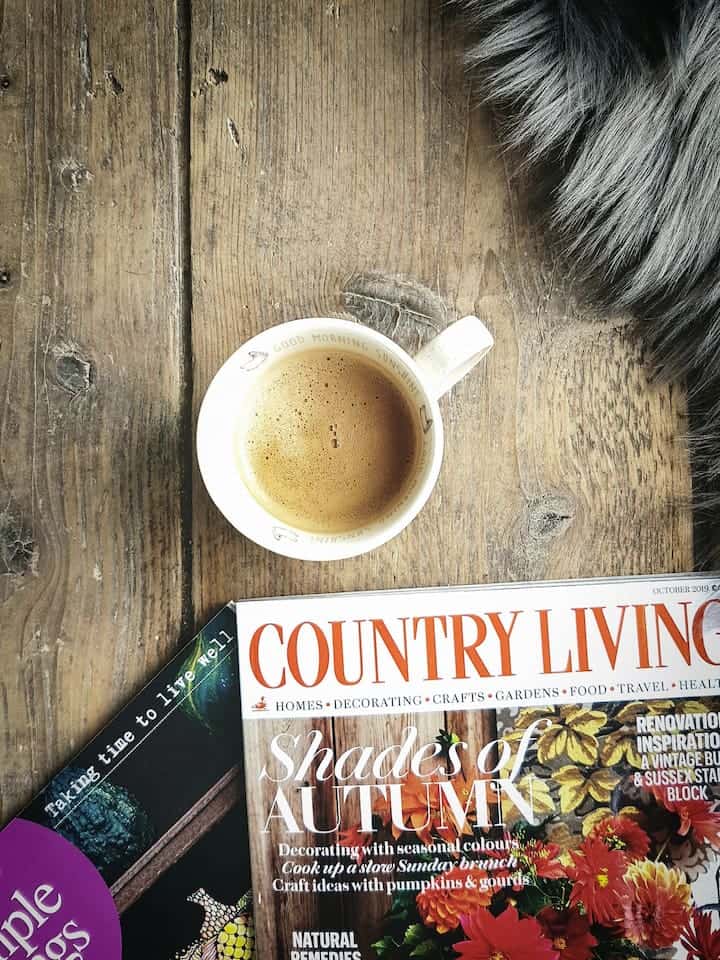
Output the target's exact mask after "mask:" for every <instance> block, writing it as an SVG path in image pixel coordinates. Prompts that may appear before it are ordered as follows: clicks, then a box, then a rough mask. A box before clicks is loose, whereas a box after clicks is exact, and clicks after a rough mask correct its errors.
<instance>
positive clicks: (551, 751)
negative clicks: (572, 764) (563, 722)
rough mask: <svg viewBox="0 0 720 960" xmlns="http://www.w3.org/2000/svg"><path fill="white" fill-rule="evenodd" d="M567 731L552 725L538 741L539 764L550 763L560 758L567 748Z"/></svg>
mask: <svg viewBox="0 0 720 960" xmlns="http://www.w3.org/2000/svg"><path fill="white" fill-rule="evenodd" d="M567 736H568V734H567V730H566V729H565V728H564V727H561V726H559V725H558V724H553V726H552V727H550V729H549V730H546V731H545V733H543V734H542V735H541V736H540V738H539V739H538V745H537V755H538V760H539V761H540V763H550V762H551V761H552V760H556V759H557V758H558V757H562V756H563V755H564V753H565V748H566V746H567Z"/></svg>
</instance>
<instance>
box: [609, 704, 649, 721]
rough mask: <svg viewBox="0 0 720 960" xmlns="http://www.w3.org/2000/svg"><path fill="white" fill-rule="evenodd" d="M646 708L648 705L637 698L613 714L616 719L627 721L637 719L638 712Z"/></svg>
mask: <svg viewBox="0 0 720 960" xmlns="http://www.w3.org/2000/svg"><path fill="white" fill-rule="evenodd" d="M647 710H648V705H647V704H646V703H642V702H641V701H639V700H633V701H632V703H626V704H625V706H624V707H622V709H620V710H618V712H617V713H616V714H615V717H616V719H617V720H619V721H620V723H628V722H629V721H634V720H636V719H637V716H638V714H640V713H646V712H647Z"/></svg>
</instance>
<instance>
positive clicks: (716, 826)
mask: <svg viewBox="0 0 720 960" xmlns="http://www.w3.org/2000/svg"><path fill="white" fill-rule="evenodd" d="M652 793H653V796H654V797H655V799H656V800H657V801H658V803H659V804H661V806H663V807H665V809H666V810H669V811H670V812H671V813H675V814H677V816H678V817H679V818H680V826H679V827H678V828H677V832H678V833H679V834H680V836H681V837H685V836H687V835H688V834H689V833H690V831H691V830H692V833H693V837H694V838H695V839H696V840H698V841H699V842H700V843H709V844H710V845H711V846H713V847H715V849H716V850H720V811H718V810H716V808H715V807H716V805H715V804H714V803H712V802H710V801H709V800H668V798H667V787H653V788H652Z"/></svg>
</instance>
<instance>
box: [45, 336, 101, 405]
mask: <svg viewBox="0 0 720 960" xmlns="http://www.w3.org/2000/svg"><path fill="white" fill-rule="evenodd" d="M53 356H54V358H55V382H56V383H57V385H58V386H59V387H61V388H62V389H63V390H64V391H65V392H66V393H69V394H71V396H73V397H77V396H79V395H80V394H82V393H85V392H86V391H87V390H89V389H90V387H91V386H92V384H93V379H94V371H93V365H92V363H91V362H90V360H87V359H86V358H85V357H84V356H82V354H81V353H80V351H79V350H78V348H77V347H75V346H74V345H71V344H67V343H61V344H56V345H55V347H54V348H53Z"/></svg>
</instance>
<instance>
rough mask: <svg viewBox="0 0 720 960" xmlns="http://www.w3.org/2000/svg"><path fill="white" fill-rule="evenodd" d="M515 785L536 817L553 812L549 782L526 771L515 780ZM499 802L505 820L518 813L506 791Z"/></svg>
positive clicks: (507, 820)
mask: <svg viewBox="0 0 720 960" xmlns="http://www.w3.org/2000/svg"><path fill="white" fill-rule="evenodd" d="M515 787H516V788H517V790H518V792H519V793H520V795H521V796H522V797H523V799H524V800H525V801H526V803H529V804H530V805H531V806H532V808H533V811H534V813H535V816H536V818H537V817H547V816H549V815H550V814H551V813H554V812H555V803H554V801H553V798H552V796H551V795H550V784H549V783H548V781H547V780H543V779H541V778H540V777H536V776H535V775H534V774H532V773H527V774H525V776H524V777H521V778H520V780H518V781H517V783H516V784H515ZM501 802H502V813H503V819H504V820H505V822H509V821H511V820H512V819H513V818H515V817H517V816H519V815H520V811H519V810H518V808H517V807H516V805H515V804H514V803H513V801H512V800H511V798H510V797H509V796H508V795H507V794H506V793H503V795H502V801H501Z"/></svg>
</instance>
